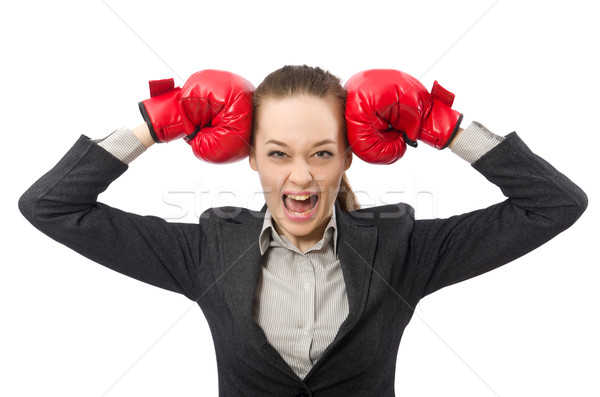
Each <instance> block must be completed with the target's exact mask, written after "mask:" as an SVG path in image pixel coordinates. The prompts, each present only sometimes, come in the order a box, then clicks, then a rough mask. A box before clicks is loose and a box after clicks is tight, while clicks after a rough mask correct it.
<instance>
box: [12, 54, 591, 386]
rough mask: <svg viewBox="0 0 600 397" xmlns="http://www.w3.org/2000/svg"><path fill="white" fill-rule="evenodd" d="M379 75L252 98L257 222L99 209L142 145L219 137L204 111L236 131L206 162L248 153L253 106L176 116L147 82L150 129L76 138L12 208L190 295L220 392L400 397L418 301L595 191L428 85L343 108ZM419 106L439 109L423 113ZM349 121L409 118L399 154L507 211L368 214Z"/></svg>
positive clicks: (491, 260) (285, 85)
mask: <svg viewBox="0 0 600 397" xmlns="http://www.w3.org/2000/svg"><path fill="white" fill-rule="evenodd" d="M374 73H375V76H373V73H371V74H369V75H365V74H362V75H359V76H358V79H359V80H360V81H359V82H360V84H358V85H355V84H354V83H356V82H357V80H356V79H351V80H352V83H353V84H349V85H347V88H348V90H344V88H343V87H342V86H341V85H340V82H339V80H338V79H337V78H336V77H335V76H333V75H331V74H330V73H328V72H325V71H323V70H321V69H319V68H309V67H306V66H287V67H284V68H282V69H280V70H278V71H275V72H273V73H272V74H270V75H269V76H267V78H266V79H265V81H263V83H262V84H261V85H259V86H258V87H257V89H256V90H255V92H254V96H253V106H252V109H251V110H252V113H253V116H254V119H253V123H254V126H253V135H252V138H251V147H252V148H251V150H250V153H249V161H250V166H251V167H252V169H253V170H255V171H257V172H258V173H259V177H260V181H261V184H262V187H263V190H264V194H265V202H266V205H265V206H264V207H263V209H262V210H261V211H251V210H248V209H244V208H234V207H225V208H212V209H209V210H207V211H205V212H204V213H203V214H202V216H201V217H200V224H199V225H192V224H175V223H167V222H165V221H164V220H162V219H159V218H156V217H142V216H138V215H135V214H130V213H125V212H122V211H119V210H117V209H114V208H110V207H109V206H106V205H104V204H101V203H98V202H97V200H96V198H97V195H98V194H99V193H100V192H102V191H103V190H104V189H105V188H106V187H107V186H108V185H109V184H110V183H111V182H112V181H113V180H114V179H116V178H117V177H118V176H119V175H121V174H122V173H123V172H124V171H125V170H126V168H127V165H126V163H127V162H130V161H132V160H133V159H134V158H135V157H137V156H138V155H139V154H141V153H142V152H143V151H144V150H145V147H148V146H150V145H151V144H152V143H153V142H157V141H158V142H165V141H168V140H171V139H177V138H180V137H182V136H186V135H187V137H188V139H193V138H194V137H193V136H197V133H198V131H197V130H198V128H200V127H201V126H204V125H208V126H210V125H211V123H207V122H206V120H205V119H204V116H205V115H206V114H211V116H212V117H213V119H212V120H213V121H214V120H216V119H219V120H221V121H223V120H226V122H228V123H233V124H230V125H229V126H228V128H226V129H225V130H227V131H229V132H230V133H231V136H230V138H231V139H229V140H227V138H223V139H224V140H227V142H228V144H227V145H219V144H218V143H217V142H215V141H212V142H209V143H207V142H204V143H198V142H197V141H195V143H194V144H192V147H193V148H194V151H195V153H196V155H198V156H199V157H202V158H206V159H209V160H212V161H216V162H218V161H226V160H227V153H233V155H232V158H239V157H240V155H239V154H240V153H241V152H242V151H243V147H242V146H240V142H244V139H242V138H243V137H242V136H241V135H239V134H238V132H239V131H240V130H243V128H241V129H238V127H239V126H240V124H239V123H241V124H244V123H246V122H248V118H244V120H245V121H240V120H241V119H242V118H240V117H229V116H231V115H229V116H228V117H222V116H223V114H224V113H223V112H226V111H227V109H231V108H235V109H237V110H236V112H234V113H236V114H237V113H239V114H244V112H246V111H247V109H246V108H244V106H243V105H240V104H239V103H236V105H235V106H231V107H219V106H216V107H215V106H212V105H211V106H207V105H206V102H204V101H198V100H197V97H195V96H193V95H192V96H188V97H185V95H187V94H184V97H185V98H184V99H183V100H180V101H179V99H178V101H179V102H177V104H178V105H177V106H175V105H168V106H167V105H165V103H167V104H168V103H171V102H169V101H171V99H168V98H169V95H171V94H172V93H174V92H175V91H173V88H172V86H170V85H168V84H167V85H166V86H164V87H159V88H156V87H157V86H156V85H155V90H156V91H155V92H154V94H156V95H153V99H151V100H148V101H144V102H143V103H142V105H141V109H142V113H143V114H144V118H145V119H146V121H147V123H146V124H144V125H142V126H140V127H137V128H135V129H134V130H133V132H130V131H129V130H127V129H121V130H117V131H115V132H114V133H113V134H111V135H110V136H109V137H107V138H106V139H104V140H102V141H98V143H96V142H94V141H91V140H90V139H88V138H87V137H81V138H80V139H79V140H78V142H77V143H76V144H75V145H74V147H73V148H72V149H71V150H70V151H69V153H67V155H66V156H65V157H64V158H63V159H62V160H61V161H60V162H59V163H58V164H57V166H55V167H54V168H53V169H52V170H51V171H50V172H49V173H47V174H46V175H44V176H43V177H42V178H41V179H40V180H39V181H37V182H36V183H35V184H34V185H33V186H32V187H31V188H30V189H29V190H28V191H27V192H25V194H24V195H23V196H22V198H21V200H20V202H19V206H20V209H21V211H22V213H23V214H24V215H25V216H26V217H27V219H29V220H30V221H31V222H32V224H33V225H34V226H36V227H37V228H39V229H40V230H42V231H43V232H44V233H46V234H48V235H49V236H51V237H52V238H54V239H56V240H57V241H60V242H62V243H63V244H65V245H67V246H69V247H71V248H73V249H75V250H77V251H78V252H80V253H82V254H83V255H85V256H87V257H89V258H91V259H93V260H95V261H97V262H98V263H101V264H103V265H105V266H108V267H110V268H112V269H114V270H116V271H119V272H122V273H124V274H127V275H129V276H132V277H135V278H137V279H139V280H142V281H144V282H147V283H150V284H153V285H156V286H159V287H162V288H166V289H169V290H172V291H176V292H179V293H182V294H184V295H185V296H187V297H188V298H190V299H192V300H194V301H196V302H197V303H198V304H199V306H200V308H201V309H202V310H203V312H204V315H205V317H206V319H207V322H208V324H209V326H210V328H211V332H212V335H213V341H214V343H215V350H216V356H217V365H218V371H219V390H220V395H224V396H238V395H269V396H288V395H289V396H294V395H314V396H319V395H327V396H334V395H335V396H337V395H339V396H348V395H352V396H393V395H394V375H395V362H396V356H397V352H398V347H399V343H400V339H401V337H402V333H403V330H404V328H405V327H406V325H407V324H408V322H409V320H410V318H411V316H412V313H413V308H414V307H415V305H416V304H417V303H418V301H419V300H420V299H421V298H422V297H424V296H426V295H427V294H430V293H432V292H434V291H436V290H438V289H440V288H443V287H445V286H448V285H450V284H454V283H456V282H459V281H462V280H465V279H467V278H470V277H474V276H476V275H479V274H481V273H484V272H486V271H489V270H491V269H494V268H496V267H498V266H501V265H503V264H505V263H507V262H509V261H511V260H513V259H515V258H517V257H519V256H521V255H523V254H525V253H526V252H529V251H531V250H532V249H534V248H535V247H537V246H539V245H541V244H543V243H544V242H546V241H548V240H549V239H551V238H552V237H554V236H555V235H556V234H558V233H560V232H561V231H563V230H565V229H566V228H568V227H569V226H570V225H571V224H572V223H573V222H575V221H576V220H577V219H578V218H579V216H580V215H581V214H582V213H583V211H584V210H585V208H586V206H587V197H586V195H585V193H584V192H583V191H581V189H579V188H578V187H577V186H576V185H575V184H573V183H572V182H571V181H570V180H569V179H568V178H566V177H565V176H564V175H562V174H561V173H559V172H558V171H557V170H555V169H554V168H553V167H552V166H551V165H550V164H548V163H547V162H545V161H544V160H543V159H541V158H539V157H538V156H536V155H535V154H533V153H532V152H531V151H530V150H529V148H528V147H527V146H526V145H525V144H524V143H523V142H522V141H521V140H520V138H519V137H518V136H517V135H516V133H511V134H509V135H507V136H506V137H500V136H497V135H495V134H492V133H491V132H489V131H488V130H487V129H485V127H483V126H481V125H480V124H477V123H473V124H471V125H470V126H468V127H467V128H466V129H464V130H463V129H461V128H459V124H460V120H461V117H460V114H458V113H457V112H455V111H453V110H451V109H450V107H451V102H452V101H451V99H450V100H449V99H448V98H449V96H448V95H447V94H448V93H447V92H445V91H443V89H441V88H440V87H438V88H436V87H437V86H434V90H432V91H433V92H432V94H431V97H429V94H428V93H426V92H424V91H423V89H422V88H421V87H420V86H418V84H417V83H416V82H415V81H413V80H412V78H408V77H409V76H408V77H407V75H402V76H400V79H401V80H402V83H403V84H408V86H407V87H409V89H407V91H406V92H408V91H409V90H410V87H413V86H416V87H417V88H418V90H417V91H418V92H417V94H415V95H408V94H407V95H401V96H400V97H399V98H396V99H397V102H398V103H399V104H400V105H402V106H400V108H399V109H400V110H399V111H398V112H396V111H391V112H389V115H390V118H389V119H386V118H385V117H387V116H384V115H383V114H382V112H379V111H377V109H382V107H379V106H374V107H373V109H374V113H372V114H368V115H367V116H366V117H365V114H364V113H365V112H367V113H369V112H371V111H368V110H365V106H354V105H356V103H355V102H352V105H351V104H350V102H348V103H346V95H347V94H348V95H350V94H352V95H355V94H357V92H358V94H359V95H358V97H362V98H367V97H368V98H371V96H376V97H377V100H379V99H381V98H384V97H386V96H389V95H387V94H389V92H388V91H386V89H383V92H382V91H381V87H380V86H379V85H377V84H375V83H374V81H377V80H378V79H379V81H381V80H387V79H390V78H396V77H397V76H396V77H393V76H391V75H388V74H387V72H374ZM373 77H375V79H374V80H373V79H372V78H373ZM216 80H218V77H215V76H213V77H212V78H210V79H208V80H204V81H201V80H195V82H194V84H195V87H196V88H198V87H200V88H203V87H204V86H205V85H210V84H212V83H213V82H214V81H216ZM231 81H234V78H233V77H229V78H227V79H225V81H224V84H221V86H220V88H221V87H222V86H227V88H228V89H231V87H232V85H234V86H235V87H236V89H238V88H240V87H241V88H240V90H239V91H236V95H229V97H234V98H243V97H244V96H243V94H240V92H242V93H243V92H246V91H247V88H248V87H247V85H246V86H245V85H244V84H245V83H244V82H240V81H237V83H236V84H233V83H232V84H229V83H230V82H231ZM221 83H223V82H221ZM349 83H350V82H349ZM160 84H163V83H158V86H160ZM186 84H187V83H186ZM244 87H245V88H244ZM184 88H185V87H184ZM188 88H189V86H188ZM245 90H246V91H245ZM184 91H185V90H184ZM186 92H187V93H189V92H191V91H189V90H188V91H186ZM177 95H178V98H180V95H182V94H181V92H179V91H178V92H177ZM209 96H210V95H206V97H209ZM353 98H354V97H353ZM419 98H421V99H422V98H431V101H432V102H430V103H433V105H431V106H430V107H428V108H427V109H418V106H417V105H418V104H419V103H421V102H422V101H420V99H419ZM180 99H181V98H180ZM188 99H189V100H188ZM348 100H350V97H348ZM186 101H187V102H186ZM353 101H354V99H353ZM182 103H183V105H181V104H182ZM373 103H375V101H372V100H370V99H369V100H365V102H364V103H363V105H365V104H373ZM416 104H417V105H416ZM165 108H168V109H169V110H168V111H165ZM383 108H385V109H388V108H389V107H386V106H384V107H383ZM182 109H183V110H182ZM407 109H408V110H407ZM200 111H202V112H203V113H201V115H200V113H195V112H200ZM403 112H404V113H403ZM167 113H168V115H169V116H168V117H166V116H164V115H165V114H167ZM383 113H385V112H383ZM173 114H177V117H175V118H173V117H171V116H172V115H173ZM374 114H376V116H377V117H375V118H373V115H374ZM402 114H406V115H407V116H403V117H399V116H402ZM165 120H169V121H168V122H164V121H165ZM173 120H176V122H173ZM194 120H195V121H194ZM346 120H348V123H349V124H351V125H352V129H353V131H354V133H356V129H355V127H356V126H357V125H360V123H359V122H357V120H371V121H373V120H375V122H374V123H379V122H381V121H382V120H383V121H385V122H384V123H383V124H386V125H387V124H388V123H389V124H392V122H393V123H400V124H402V123H406V122H407V120H408V121H410V122H409V123H408V124H406V125H405V126H403V129H402V132H403V134H402V135H400V134H396V135H397V136H396V138H395V141H396V142H400V146H399V149H397V150H396V151H395V152H394V154H393V155H392V158H394V157H395V158H398V157H399V156H401V155H402V153H403V150H404V149H405V144H406V142H408V143H410V144H414V141H415V140H417V139H419V140H422V141H424V142H426V143H429V144H431V145H432V146H435V147H437V148H439V149H443V148H444V147H446V146H448V147H450V149H451V150H452V151H453V152H455V153H457V154H458V155H459V156H460V157H462V158H464V159H466V160H467V161H469V162H471V163H472V165H473V167H474V168H475V169H477V170H478V171H479V172H481V173H482V174H483V175H484V176H485V177H486V178H487V179H488V180H490V181H491V182H492V183H495V184H496V185H498V186H499V187H500V188H501V189H502V191H503V192H504V194H505V195H506V196H507V197H508V199H507V200H506V201H504V202H501V203H498V204H496V205H494V206H491V207H488V208H485V209H481V210H477V211H473V212H470V213H467V214H462V215H458V216H454V217H451V218H448V219H432V220H415V219H414V211H413V210H412V208H411V207H410V206H408V205H406V204H403V203H398V204H393V205H386V206H379V207H373V208H367V209H359V206H358V203H357V202H356V198H355V197H354V195H353V193H352V191H351V190H350V186H349V184H348V181H347V180H346V177H345V174H344V172H345V171H346V170H347V169H348V168H349V167H350V165H351V163H352V154H351V150H350V147H349V142H348V141H347V139H346V137H347V134H346V133H347V131H346V123H345V121H346ZM421 122H422V124H419V123H421ZM374 123H371V124H369V123H367V124H368V126H367V127H368V128H367V130H363V131H359V132H358V135H354V136H352V139H353V142H355V143H356V147H357V148H360V149H361V150H356V152H357V153H361V156H366V157H365V158H366V159H367V160H368V161H372V162H383V163H385V162H389V161H390V160H389V158H384V159H381V158H380V156H382V155H383V156H384V157H385V156H387V154H386V153H388V152H390V151H391V150H388V149H390V148H389V147H387V146H386V147H385V148H384V149H377V150H371V151H366V153H367V154H365V150H364V146H361V142H362V143H364V142H365V141H368V139H370V138H372V136H377V134H378V133H377V132H376V131H375V132H373V129H372V128H370V127H369V126H372V125H374ZM415 123H417V124H419V125H416V124H415ZM173 125H176V126H177V127H176V128H175V127H173V128H172V126H173ZM232 125H234V126H235V128H234V127H232ZM349 127H350V125H349ZM369 128H370V129H369ZM386 128H387V127H386ZM232 131H233V132H232ZM390 133H391V132H390ZM387 136H389V135H387ZM357 137H358V139H356V138H357ZM380 138H381V137H380ZM386 139H387V138H385V137H384V138H383V140H384V141H385V140H386ZM380 143H381V142H378V144H380ZM378 147H379V148H381V146H378ZM352 149H353V150H354V146H353V147H352ZM373 152H375V153H373ZM369 153H370V155H372V157H368V156H369Z"/></svg>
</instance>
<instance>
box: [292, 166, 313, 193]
mask: <svg viewBox="0 0 600 397" xmlns="http://www.w3.org/2000/svg"><path fill="white" fill-rule="evenodd" d="M289 178H290V182H292V183H293V184H294V185H296V186H298V187H305V186H308V185H310V183H311V181H312V179H313V176H312V174H311V172H310V166H309V165H308V163H306V161H295V162H294V164H293V165H292V169H291V171H290V177H289Z"/></svg>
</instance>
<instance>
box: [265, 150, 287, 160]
mask: <svg viewBox="0 0 600 397" xmlns="http://www.w3.org/2000/svg"><path fill="white" fill-rule="evenodd" d="M269 157H275V158H277V159H282V158H283V157H285V153H283V152H280V151H278V150H273V151H271V152H269Z"/></svg>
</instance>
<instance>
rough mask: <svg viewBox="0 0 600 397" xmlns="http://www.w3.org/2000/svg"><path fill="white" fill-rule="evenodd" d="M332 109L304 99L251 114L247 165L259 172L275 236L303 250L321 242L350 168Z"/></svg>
mask: <svg viewBox="0 0 600 397" xmlns="http://www.w3.org/2000/svg"><path fill="white" fill-rule="evenodd" d="M335 106H336V105H335V103H334V102H333V100H330V99H323V98H318V97H314V96H307V95H300V96H294V97H290V98H285V99H272V98H268V99H266V100H265V101H264V102H263V103H262V104H261V106H260V108H259V111H258V112H257V113H258V114H255V117H256V118H257V119H256V122H257V123H256V129H255V131H254V149H255V150H254V151H251V154H250V166H251V167H252V169H253V170H255V171H258V174H259V178H260V181H261V184H262V187H263V191H264V195H265V201H266V203H267V206H268V207H269V211H270V212H271V214H272V215H273V220H274V221H275V227H276V229H278V230H277V231H278V232H279V233H283V234H284V235H285V236H286V237H287V238H288V239H289V240H290V241H291V242H292V243H294V244H295V245H296V246H297V247H298V248H299V249H302V250H305V249H308V248H310V247H311V246H312V245H313V244H314V243H316V242H317V241H319V240H320V239H321V238H322V237H323V232H324V229H325V226H326V225H327V222H328V221H329V217H330V215H331V213H332V211H333V209H334V203H335V199H336V196H337V193H338V190H339V186H340V181H341V179H342V175H343V173H344V171H345V170H347V169H348V168H349V167H350V164H351V163H352V152H351V151H350V150H349V149H348V150H347V149H346V145H345V141H344V136H343V134H344V131H343V128H342V125H343V124H342V120H340V119H339V118H340V117H341V116H339V115H338V114H339V112H338V111H337V109H336V107H335ZM303 247H304V248H303Z"/></svg>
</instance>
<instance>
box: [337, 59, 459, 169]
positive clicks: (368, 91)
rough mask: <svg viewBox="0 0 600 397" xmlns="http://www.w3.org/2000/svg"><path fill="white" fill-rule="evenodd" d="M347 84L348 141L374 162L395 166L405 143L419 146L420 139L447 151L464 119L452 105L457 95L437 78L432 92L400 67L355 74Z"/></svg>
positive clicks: (362, 155) (359, 153)
mask: <svg viewBox="0 0 600 397" xmlns="http://www.w3.org/2000/svg"><path fill="white" fill-rule="evenodd" d="M345 88H346V93H347V98H346V124H347V134H348V142H349V143H350V146H351V148H352V151H353V152H354V153H355V154H356V155H357V156H358V157H360V158H361V159H362V160H364V161H366V162H369V163H375V164H391V163H393V162H395V161H397V160H398V159H400V158H401V157H402V156H403V155H404V152H405V151H406V144H409V145H411V146H417V143H416V140H417V139H418V140H421V141H423V142H425V143H427V144H428V145H431V146H433V147H435V148H437V149H443V148H445V147H446V146H447V145H448V144H449V143H450V141H451V140H452V138H453V137H454V135H455V134H456V132H457V131H458V127H459V125H460V122H461V120H462V114H460V113H459V112H457V111H455V110H452V109H451V106H452V102H453V101H454V94H452V93H450V92H448V91H446V90H445V89H444V88H442V86H440V85H439V84H438V83H437V81H436V82H435V83H434V84H433V89H432V92H431V94H430V93H429V92H428V91H427V89H426V88H425V87H424V86H423V85H422V84H421V83H420V82H419V81H418V80H417V79H415V78H414V77H412V76H410V75H408V74H406V73H403V72H401V71H399V70H392V69H372V70H366V71H363V72H360V73H357V74H355V75H354V76H352V77H351V78H350V79H349V80H348V82H346V85H345Z"/></svg>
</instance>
